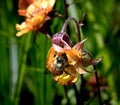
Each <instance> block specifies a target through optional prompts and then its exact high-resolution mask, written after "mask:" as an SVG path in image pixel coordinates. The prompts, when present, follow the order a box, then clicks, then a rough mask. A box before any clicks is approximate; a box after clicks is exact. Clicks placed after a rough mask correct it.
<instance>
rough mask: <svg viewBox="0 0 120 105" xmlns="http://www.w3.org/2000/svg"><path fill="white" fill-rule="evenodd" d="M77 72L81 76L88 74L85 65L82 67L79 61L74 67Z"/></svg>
mask: <svg viewBox="0 0 120 105" xmlns="http://www.w3.org/2000/svg"><path fill="white" fill-rule="evenodd" d="M74 68H75V70H76V71H77V72H78V73H79V74H85V73H87V72H86V70H84V69H83V65H82V61H81V60H80V59H79V61H77V63H76V64H75V65H74Z"/></svg>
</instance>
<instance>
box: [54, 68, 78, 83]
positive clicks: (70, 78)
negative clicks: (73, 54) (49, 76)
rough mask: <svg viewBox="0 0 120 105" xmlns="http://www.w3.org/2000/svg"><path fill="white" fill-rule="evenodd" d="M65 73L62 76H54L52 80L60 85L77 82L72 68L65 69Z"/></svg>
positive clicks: (75, 73) (76, 74) (76, 76)
mask: <svg viewBox="0 0 120 105" xmlns="http://www.w3.org/2000/svg"><path fill="white" fill-rule="evenodd" d="M65 71H66V72H67V73H66V72H63V74H62V75H58V76H54V80H55V81H57V82H58V83H60V84H62V85H71V84H74V83H76V82H77V80H78V73H77V72H76V70H75V69H74V67H73V66H69V67H67V68H65Z"/></svg>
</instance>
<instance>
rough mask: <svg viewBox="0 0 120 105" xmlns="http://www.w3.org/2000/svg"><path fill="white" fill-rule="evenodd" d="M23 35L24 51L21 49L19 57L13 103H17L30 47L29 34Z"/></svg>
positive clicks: (16, 104) (17, 104)
mask: <svg viewBox="0 0 120 105" xmlns="http://www.w3.org/2000/svg"><path fill="white" fill-rule="evenodd" d="M25 37H26V39H25V43H24V45H23V46H24V51H23V55H22V58H21V59H22V60H21V65H20V69H19V71H20V72H19V77H18V80H17V86H16V92H15V97H14V102H15V105H19V100H20V92H21V88H22V83H23V78H24V74H25V70H26V61H27V53H28V51H29V48H30V39H31V35H27V36H25Z"/></svg>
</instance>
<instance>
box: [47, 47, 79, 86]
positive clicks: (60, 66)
mask: <svg viewBox="0 0 120 105" xmlns="http://www.w3.org/2000/svg"><path fill="white" fill-rule="evenodd" d="M46 67H47V68H48V70H49V71H50V72H51V73H52V75H53V78H54V80H55V81H57V82H59V83H60V84H62V85H70V84H73V83H75V82H76V81H77V79H78V73H77V72H76V70H75V69H74V67H73V66H72V65H69V63H68V58H67V56H66V54H65V53H61V52H57V51H55V50H54V49H53V48H52V47H51V48H50V50H49V52H48V56H47V62H46Z"/></svg>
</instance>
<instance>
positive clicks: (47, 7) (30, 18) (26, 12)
mask: <svg viewBox="0 0 120 105" xmlns="http://www.w3.org/2000/svg"><path fill="white" fill-rule="evenodd" d="M55 1H56V0H19V3H18V8H19V9H18V14H19V15H21V16H25V18H26V19H25V21H24V22H22V23H21V24H16V29H17V30H18V31H19V32H18V33H17V34H16V36H22V35H23V34H25V33H27V32H30V31H35V30H38V29H40V28H41V27H42V26H43V24H44V23H45V22H46V21H47V20H48V19H49V17H48V13H49V12H51V11H52V8H53V6H54V4H55Z"/></svg>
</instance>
